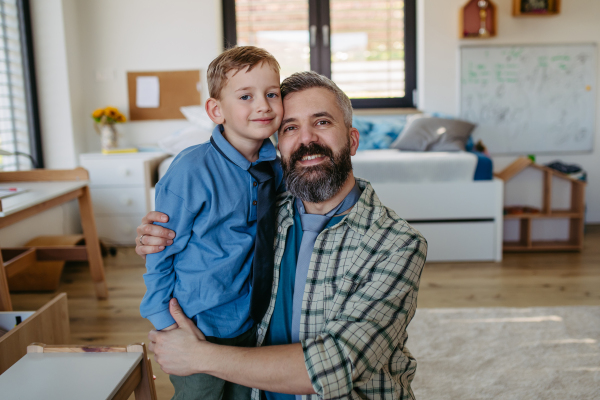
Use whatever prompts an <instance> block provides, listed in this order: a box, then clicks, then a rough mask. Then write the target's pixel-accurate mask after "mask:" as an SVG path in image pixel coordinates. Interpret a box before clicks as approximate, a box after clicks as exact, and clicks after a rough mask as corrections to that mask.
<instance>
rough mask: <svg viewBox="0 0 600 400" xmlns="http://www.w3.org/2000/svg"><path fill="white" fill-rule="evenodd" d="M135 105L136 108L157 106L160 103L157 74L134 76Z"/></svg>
mask: <svg viewBox="0 0 600 400" xmlns="http://www.w3.org/2000/svg"><path fill="white" fill-rule="evenodd" d="M135 105H136V106H137V107H138V108H158V106H159V105H160V85H159V83H158V76H138V77H137V78H136V93H135Z"/></svg>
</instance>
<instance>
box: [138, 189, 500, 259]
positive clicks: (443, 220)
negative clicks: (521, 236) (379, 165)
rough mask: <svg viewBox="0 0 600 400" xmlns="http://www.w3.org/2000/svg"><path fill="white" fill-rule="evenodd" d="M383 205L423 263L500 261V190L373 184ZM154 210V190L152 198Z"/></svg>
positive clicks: (152, 190)
mask: <svg viewBox="0 0 600 400" xmlns="http://www.w3.org/2000/svg"><path fill="white" fill-rule="evenodd" d="M371 184H372V186H373V188H374V189H375V192H376V193H377V196H379V199H380V200H381V202H382V203H383V204H384V205H385V206H387V207H389V208H391V209H392V210H394V211H395V212H396V213H397V214H398V215H399V216H400V217H401V218H404V219H405V220H407V221H408V222H409V223H410V224H411V225H412V226H413V227H415V228H416V229H417V230H419V232H421V233H422V234H423V236H425V239H427V243H428V245H429V246H428V251H427V261H428V262H430V261H434V262H435V261H438V262H439V261H501V260H502V235H503V230H502V222H503V215H502V208H503V196H504V195H503V191H504V184H503V182H502V181H501V180H500V179H497V178H494V179H493V180H491V181H455V182H429V183H428V182H421V183H394V182H386V183H381V182H379V183H378V182H375V183H371ZM150 199H151V209H152V210H154V188H152V189H151V194H150Z"/></svg>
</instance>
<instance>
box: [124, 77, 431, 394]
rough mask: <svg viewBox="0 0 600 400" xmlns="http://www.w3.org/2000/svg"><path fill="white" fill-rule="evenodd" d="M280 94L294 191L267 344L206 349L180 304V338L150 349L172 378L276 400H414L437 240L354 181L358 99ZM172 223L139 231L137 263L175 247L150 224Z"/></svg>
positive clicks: (161, 340)
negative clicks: (420, 328) (416, 328)
mask: <svg viewBox="0 0 600 400" xmlns="http://www.w3.org/2000/svg"><path fill="white" fill-rule="evenodd" d="M281 95H282V98H283V106H284V117H283V122H282V125H281V127H280V129H279V150H280V152H281V156H282V165H283V168H284V176H285V178H286V183H287V189H288V192H287V193H285V194H284V195H282V196H281V197H280V199H279V201H278V203H277V206H278V215H277V228H276V229H277V235H276V237H275V269H274V279H273V289H272V292H271V302H270V305H269V309H268V311H267V313H266V315H265V317H264V318H263V320H262V321H261V322H260V323H259V325H258V331H257V332H258V346H263V345H265V344H267V345H265V346H263V347H257V348H233V347H228V346H219V345H215V344H212V343H209V342H206V341H205V340H204V336H203V334H202V333H201V332H200V331H199V330H198V329H197V328H196V325H195V324H194V323H193V322H192V321H190V320H188V319H187V317H185V315H183V313H182V311H181V309H180V308H179V307H178V305H177V302H176V301H175V300H174V299H173V300H172V302H171V305H170V309H171V312H172V314H173V317H174V318H175V320H176V321H177V323H178V324H179V327H180V328H179V329H176V330H173V331H169V332H156V331H152V332H150V334H149V338H150V340H151V341H152V343H151V344H150V349H151V350H152V351H154V352H155V357H156V361H157V362H158V363H159V364H160V365H161V367H162V369H163V370H164V371H165V372H167V373H169V374H176V375H190V374H193V373H206V374H210V375H213V376H216V377H218V378H221V379H224V380H227V381H231V382H235V383H238V384H241V385H245V386H249V387H254V388H257V389H260V390H262V391H263V392H262V393H263V395H262V396H263V398H265V397H266V398H267V399H285V398H286V395H284V394H285V393H288V394H295V395H307V396H306V397H305V398H307V399H317V398H325V399H330V398H355V399H358V398H369V399H389V398H397V399H404V398H408V399H412V398H414V395H413V392H412V390H411V387H410V383H411V381H412V378H413V376H414V373H415V370H416V361H415V359H414V358H413V357H412V355H411V354H410V352H409V351H408V349H406V348H405V347H404V344H405V343H406V339H407V334H406V327H407V325H408V323H409V322H410V320H411V319H412V317H413V315H414V312H415V309H416V299H417V292H418V287H419V279H420V275H421V271H422V268H423V264H424V263H425V257H426V253H427V244H426V241H425V239H424V238H423V237H422V236H421V235H420V234H419V233H418V232H417V231H415V230H414V229H412V228H411V227H410V226H409V225H408V224H407V223H406V221H404V220H402V219H401V218H399V217H398V216H397V215H396V214H395V213H394V212H393V211H392V210H390V209H388V208H386V207H384V206H383V205H382V204H381V203H380V202H379V199H378V198H377V196H376V194H375V192H374V191H373V188H372V187H371V185H370V184H369V183H368V182H366V181H364V180H361V179H358V178H357V179H355V178H354V175H353V173H352V164H351V158H350V156H351V155H354V154H356V150H357V148H358V143H359V132H358V131H357V130H356V129H355V128H352V106H351V104H350V100H349V99H348V97H347V96H346V95H345V94H344V93H343V92H342V91H341V90H340V89H339V88H338V87H337V86H336V85H335V84H334V83H333V82H332V81H331V80H329V79H327V78H325V77H323V76H320V75H318V74H316V73H314V72H302V73H297V74H294V75H292V76H290V77H289V78H287V79H285V80H284V81H283V83H282V86H281ZM161 217H164V215H162V214H158V213H149V214H148V215H147V216H146V218H145V219H144V220H143V223H142V225H140V227H138V233H139V234H140V239H139V242H140V245H139V246H138V247H137V248H136V251H137V252H138V254H140V255H143V254H147V253H151V252H156V251H159V250H160V248H161V247H163V248H164V246H165V245H168V244H169V234H173V233H172V232H170V231H167V230H165V229H164V228H161V227H158V226H154V225H152V224H151V222H152V221H161V219H160V218H161ZM162 221H164V220H162ZM142 236H143V237H142ZM171 237H172V236H171ZM260 398H261V397H260V395H259V392H258V390H255V391H254V392H253V399H254V400H259V399H260ZM287 398H289V396H288V397H287ZM292 398H293V397H292Z"/></svg>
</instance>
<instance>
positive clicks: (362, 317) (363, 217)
mask: <svg viewBox="0 0 600 400" xmlns="http://www.w3.org/2000/svg"><path fill="white" fill-rule="evenodd" d="M356 181H357V182H358V184H359V186H360V188H361V189H362V190H363V192H362V195H361V197H360V199H359V200H358V203H357V204H356V205H355V206H354V208H353V209H352V210H351V212H350V213H348V215H347V216H346V217H345V218H344V219H343V220H342V221H340V222H339V223H338V224H336V225H334V226H332V227H330V228H328V229H325V230H324V231H323V232H321V233H320V234H319V236H318V237H317V240H316V242H315V247H314V250H313V254H312V258H311V262H310V266H309V270H308V277H307V279H306V287H305V290H304V299H303V302H302V320H301V322H300V341H301V343H302V347H303V349H304V360H305V363H306V367H307V370H308V374H309V376H310V379H311V381H312V385H313V387H314V389H315V391H316V392H317V394H318V395H309V396H304V397H303V398H304V399H306V400H313V399H320V398H323V399H414V394H413V392H412V390H411V387H410V384H411V382H412V380H413V376H414V374H415V370H416V368H417V362H416V360H415V359H414V358H413V356H412V355H411V354H410V352H409V351H408V349H407V348H405V347H404V344H405V343H406V340H407V334H406V327H407V326H408V323H409V322H410V321H411V319H412V317H413V315H414V313H415V309H416V307H417V293H418V289H419V279H420V276H421V271H422V269H423V264H424V263H425V257H426V255H427V242H426V240H425V238H423V236H421V234H420V233H419V232H417V231H416V230H415V229H413V228H412V227H411V226H410V225H409V224H408V223H407V222H406V221H404V220H403V219H401V218H400V217H398V215H396V213H395V212H394V211H392V210H390V209H389V208H387V207H385V206H383V205H382V204H381V203H380V201H379V199H378V198H377V195H376V194H375V192H374V191H373V188H372V187H371V185H370V184H369V182H367V181H365V180H362V179H358V178H357V179H356ZM277 205H278V207H279V210H278V215H277V224H278V227H279V228H278V233H277V237H276V238H275V273H274V280H273V291H272V293H271V303H270V305H269V309H268V310H267V313H266V315H265V317H264V319H263V320H262V322H261V323H260V324H259V329H258V346H260V345H262V343H263V341H264V339H265V334H266V332H267V328H268V326H269V322H270V320H271V316H272V315H273V310H274V307H275V298H276V296H277V286H278V283H279V271H280V268H281V260H282V258H283V252H284V250H285V242H286V237H287V232H288V228H289V227H290V226H291V225H292V224H293V212H294V207H293V197H292V196H291V195H289V194H288V193H284V194H283V195H282V197H281V198H280V199H279V201H278V203H277ZM252 399H253V400H260V393H259V391H258V390H256V389H254V390H253V393H252Z"/></svg>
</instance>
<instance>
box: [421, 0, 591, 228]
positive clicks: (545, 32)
mask: <svg viewBox="0 0 600 400" xmlns="http://www.w3.org/2000/svg"><path fill="white" fill-rule="evenodd" d="M494 1H495V4H496V5H497V7H498V8H497V10H498V35H497V36H496V37H495V38H491V39H486V40H473V39H471V40H459V39H458V31H459V28H458V12H459V9H460V7H461V6H462V5H463V4H465V3H466V0H419V3H418V12H419V21H418V22H419V27H418V34H419V43H418V52H419V55H418V57H419V58H418V60H419V65H418V83H419V108H421V109H422V110H424V111H428V112H434V111H438V112H443V113H449V114H454V115H458V113H459V103H458V48H459V46H461V45H463V44H465V45H466V44H477V45H482V44H490V45H493V44H536V43H599V42H600V24H599V23H598V16H600V1H598V0H569V1H562V10H561V13H560V14H559V15H557V16H554V17H538V18H514V17H513V16H512V9H511V7H512V0H494ZM598 74H599V75H600V65H599V66H598ZM599 78H600V76H599ZM597 80H598V81H599V82H600V79H597ZM597 93H599V94H600V91H597ZM597 110H598V111H600V100H597ZM598 146H600V118H596V137H595V149H594V151H593V152H592V153H590V154H571V155H553V156H552V155H550V156H548V155H546V156H539V157H538V158H537V161H538V162H540V163H546V162H550V161H553V160H556V159H560V160H562V161H564V162H567V163H577V164H580V165H581V166H582V167H583V168H584V169H585V170H587V171H588V182H589V184H588V186H587V189H586V201H587V218H586V220H587V222H594V223H597V222H600V148H599V147H598ZM493 158H494V169H495V170H501V169H503V168H504V167H505V166H506V165H508V164H509V163H511V162H512V161H513V160H514V157H506V156H503V157H493Z"/></svg>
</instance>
